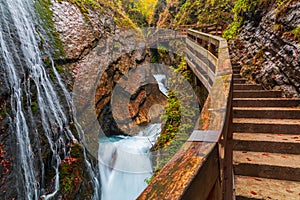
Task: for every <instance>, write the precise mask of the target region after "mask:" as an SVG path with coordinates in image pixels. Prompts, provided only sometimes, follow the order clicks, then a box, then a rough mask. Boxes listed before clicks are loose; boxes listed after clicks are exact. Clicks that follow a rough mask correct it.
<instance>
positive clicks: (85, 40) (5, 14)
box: [0, 0, 300, 199]
mask: <svg viewBox="0 0 300 200" xmlns="http://www.w3.org/2000/svg"><path fill="white" fill-rule="evenodd" d="M151 2H152V1H151ZM238 2H241V1H240V0H237V1H231V0H226V1H218V0H216V1H210V0H208V1H198V0H196V1H190V0H187V1H181V0H172V1H165V0H161V1H157V4H156V6H153V5H152V6H150V7H149V5H148V7H145V8H144V7H143V8H138V7H134V6H133V7H130V6H132V5H133V4H131V3H130V2H129V1H128V2H126V1H102V0H83V1H79V0H14V1H12V0H2V1H1V2H0V47H1V48H0V51H1V52H0V158H1V160H0V198H1V199H135V198H136V197H138V196H139V194H140V193H141V192H142V191H143V190H144V189H145V188H146V187H147V185H148V183H149V182H150V183H151V181H153V177H154V176H153V175H156V174H158V173H159V170H160V169H161V168H162V167H164V166H165V164H166V163H167V162H168V161H169V160H170V158H171V157H172V156H173V155H174V154H175V153H176V152H177V151H178V150H179V149H180V148H181V146H182V144H183V143H184V142H185V141H186V140H187V139H188V138H189V136H190V133H191V132H192V131H193V130H194V128H195V127H197V126H198V124H201V123H202V121H198V117H199V115H200V110H201V109H202V107H203V105H204V104H205V102H206V98H207V96H208V92H209V91H208V90H207V89H206V88H205V86H204V85H203V83H201V81H199V79H197V77H196V75H195V74H194V72H192V71H191V70H190V66H188V65H187V60H189V61H190V63H191V61H193V60H195V58H192V57H187V56H186V54H185V53H186V51H187V46H186V44H185V43H186V42H185V40H183V39H182V38H180V37H181V36H180V33H179V31H174V30H168V29H159V27H160V28H163V27H165V28H166V27H168V28H172V29H177V30H180V27H181V25H185V24H191V25H195V24H196V23H197V24H198V22H199V24H201V23H203V24H205V23H215V22H217V23H221V24H223V25H224V24H225V25H224V27H226V26H227V25H228V24H229V23H230V22H232V21H233V23H232V24H233V28H232V26H229V29H228V30H227V33H226V32H225V33H226V34H224V36H226V37H227V38H228V39H230V50H231V61H232V62H233V63H234V64H240V65H243V66H244V67H243V69H242V74H243V75H244V76H245V77H247V78H248V81H249V82H251V83H253V82H256V83H262V85H263V87H264V88H267V89H276V90H282V91H283V94H284V96H286V97H299V91H300V90H299V77H300V76H299V48H300V47H299V19H300V18H299V16H300V15H299V6H300V5H299V2H297V1H283V2H284V3H282V4H280V3H278V2H279V1H270V2H271V3H270V5H272V6H270V7H268V6H266V4H267V3H266V4H264V3H262V5H260V4H259V3H257V1H255V2H256V3H257V4H255V6H254V7H253V8H252V7H251V6H250V7H251V9H252V10H251V9H249V10H248V8H247V9H244V10H243V9H242V8H240V9H241V10H238V9H236V8H235V9H233V8H234V5H239V4H238ZM247 2H248V1H247ZM280 2H281V1H280ZM285 3H286V4H285ZM251 5H252V4H251ZM148 8H149V9H150V8H151V10H147V9H148ZM135 9H136V10H139V9H142V11H143V12H142V11H138V12H137V11H136V10H135ZM145 9H146V10H147V11H148V12H146V15H144V11H145ZM152 9H154V10H152ZM232 9H233V10H234V11H235V12H238V13H236V14H235V13H231V12H232V11H231V10H232ZM220 10H221V11H222V12H219V11H220ZM237 10H238V11H237ZM211 11H212V12H211ZM139 12H140V13H139ZM149 13H150V14H149ZM151 13H152V14H151ZM284 13H286V14H287V17H285V15H284ZM137 16H140V18H134V17H137ZM149 16H150V17H149ZM203 16H207V17H203ZM237 16H238V17H242V18H243V20H244V21H243V22H242V23H241V24H239V27H238V30H239V31H240V32H237V33H235V34H236V35H235V37H236V38H231V36H232V35H233V33H232V31H233V30H234V28H236V27H235V25H236V23H237V21H236V20H240V18H237ZM151 17H152V18H151ZM235 18H237V19H235ZM238 22H239V21H238ZM139 26H157V27H158V28H157V27H156V28H142V27H139ZM160 31H161V35H160V36H161V38H160V37H159V33H160ZM297 31H298V32H297ZM231 34H232V35H231ZM164 36H167V37H166V38H164ZM169 36H170V38H171V39H170V38H168V37H169ZM176 36H177V37H176ZM232 37H233V36H232ZM199 41H200V40H199ZM199 41H195V42H198V43H199ZM202 42H203V44H204V43H205V41H204V40H203V41H202ZM191 45H193V44H192V43H191V42H190V43H189V46H188V48H189V51H190V52H191V51H193V49H192V48H194V46H193V47H192V46H191ZM204 46H205V45H204ZM207 46H208V45H207ZM281 46H283V47H284V48H281ZM195 48H196V47H195ZM193 53H195V52H193ZM215 53H216V52H215ZM186 59H187V60H186ZM207 62H208V61H207ZM210 63H212V61H210ZM216 63H217V61H216ZM216 63H215V64H216ZM196 67H197V66H196ZM198 67H199V66H198ZM211 67H212V66H211ZM212 68H213V67H212ZM207 70H208V69H207ZM222 73H225V72H222ZM217 75H218V76H220V77H219V78H220V80H222V81H224V80H225V79H224V77H223V76H222V74H217ZM205 77H206V78H207V77H209V78H210V84H212V83H213V82H214V78H215V76H214V75H211V74H206V75H205ZM222 81H220V82H222ZM225 81H226V80H225ZM222 87H223V85H222ZM222 87H221V86H220V88H222ZM220 91H221V90H220ZM212 102H214V101H212ZM216 112H217V111H216ZM175 133H176V134H175ZM201 148H202V147H201ZM201 148H200V147H199V149H201ZM195 151H196V150H195ZM214 153H215V152H214ZM197 155H202V153H199V152H198V153H197ZM173 164H174V163H173ZM176 166H177V165H176ZM178 166H179V165H178ZM174 169H176V167H174ZM178 182H180V181H178ZM153 188H154V189H155V187H153ZM116 191H117V192H116Z"/></svg>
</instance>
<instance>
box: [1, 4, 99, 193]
mask: <svg viewBox="0 0 300 200" xmlns="http://www.w3.org/2000/svg"><path fill="white" fill-rule="evenodd" d="M0 13H1V15H0V47H1V52H0V64H1V66H0V67H1V70H3V71H4V72H5V75H6V77H5V79H6V80H4V81H5V83H6V84H7V85H8V87H9V89H10V94H11V97H10V105H11V112H10V113H11V114H10V127H9V131H10V133H11V134H13V135H12V136H11V137H13V138H14V140H15V141H16V143H15V144H13V145H15V151H16V155H14V156H15V157H14V165H15V167H14V168H13V169H14V174H15V176H16V178H15V179H16V186H15V187H16V188H17V191H16V193H17V197H18V199H39V198H40V197H43V198H45V199H49V198H51V197H54V195H55V194H56V193H57V192H58V190H59V165H60V163H61V159H62V158H64V157H66V156H67V155H68V153H69V152H67V150H66V145H69V144H71V143H77V140H76V139H75V137H74V136H73V134H72V132H71V130H70V127H69V122H71V121H74V122H75V123H76V119H72V118H73V116H72V115H71V114H70V113H68V112H66V111H65V110H66V108H64V107H63V105H62V103H61V102H67V104H68V105H69V108H71V105H72V102H71V101H72V100H71V97H70V94H69V93H68V91H67V90H66V88H65V86H64V84H63V83H62V81H61V79H60V76H59V74H58V73H57V71H56V69H55V67H54V65H53V63H52V68H53V71H54V74H55V76H56V81H57V85H58V86H60V87H61V90H62V91H63V96H64V97H60V96H59V95H58V92H57V91H56V89H55V86H54V84H53V83H52V81H51V80H50V78H49V75H48V74H47V71H46V69H45V67H44V64H43V61H42V55H41V52H40V50H39V48H38V47H39V40H38V38H37V35H38V34H37V32H36V25H37V24H36V16H35V11H34V1H32V0H2V1H1V2H0ZM48 56H50V55H48ZM50 60H51V61H52V59H51V56H50ZM32 88H35V91H36V94H33V93H32ZM34 105H37V106H38V113H39V116H40V119H37V117H36V116H35V114H34V112H35V111H34V110H33V109H32V107H33V106H34ZM38 124H40V126H41V127H38ZM77 127H78V126H77ZM79 131H80V130H79ZM41 137H43V138H46V140H47V141H46V142H47V146H49V149H50V152H51V153H50V155H51V158H50V160H51V166H52V167H53V170H54V172H55V177H54V188H53V189H52V191H50V192H49V191H45V188H44V187H45V185H44V184H45V164H44V163H43V159H42V153H41V151H42V150H41V144H40V142H36V141H40V138H41ZM34 141H35V142H34ZM34 148H35V149H34ZM84 156H85V153H84ZM34 158H36V159H34ZM38 158H39V159H38ZM85 161H86V165H87V167H88V171H89V172H90V173H91V175H93V172H92V170H91V167H90V163H89V162H88V160H85ZM96 185H97V184H96ZM98 185H99V184H98ZM97 190H98V189H97Z"/></svg>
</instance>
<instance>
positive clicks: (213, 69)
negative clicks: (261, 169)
mask: <svg viewBox="0 0 300 200" xmlns="http://www.w3.org/2000/svg"><path fill="white" fill-rule="evenodd" d="M186 43H187V62H188V65H189V66H190V68H191V69H192V70H193V71H194V73H195V75H196V76H197V77H198V78H199V79H200V80H201V82H202V83H203V84H204V85H206V87H207V89H208V91H209V96H208V98H207V100H206V103H205V105H204V108H203V109H202V112H201V115H200V117H199V126H198V129H197V130H195V131H194V132H193V134H192V136H193V137H190V139H189V140H188V141H187V142H186V143H185V144H184V145H183V147H182V148H181V149H180V150H179V151H178V152H177V153H176V154H175V156H174V157H173V158H172V159H171V160H170V161H169V162H168V164H167V165H166V166H165V167H164V168H163V169H162V170H161V172H160V173H159V174H158V175H157V176H156V177H155V178H154V180H153V181H152V182H151V183H150V184H149V186H148V187H147V188H146V189H145V190H144V192H143V193H142V194H141V195H140V196H139V197H138V199H226V200H227V199H228V200H230V199H232V197H233V194H232V191H233V190H232V164H231V163H232V105H231V100H232V68H231V63H230V58H229V52H228V48H227V41H226V40H225V39H223V38H220V37H217V36H214V35H210V34H206V33H202V32H199V31H195V30H188V31H187V39H186ZM199 57H200V59H199ZM205 65H206V66H205ZM209 65H214V66H209ZM212 75H213V77H212Z"/></svg>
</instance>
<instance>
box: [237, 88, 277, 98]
mask: <svg viewBox="0 0 300 200" xmlns="http://www.w3.org/2000/svg"><path fill="white" fill-rule="evenodd" d="M281 95H282V92H281V91H272V90H233V98H276V97H281Z"/></svg>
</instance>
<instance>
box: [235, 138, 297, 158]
mask: <svg viewBox="0 0 300 200" xmlns="http://www.w3.org/2000/svg"><path fill="white" fill-rule="evenodd" d="M233 149H234V150H237V151H259V152H270V153H287V154H300V135H288V134H272V133H233Z"/></svg>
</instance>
